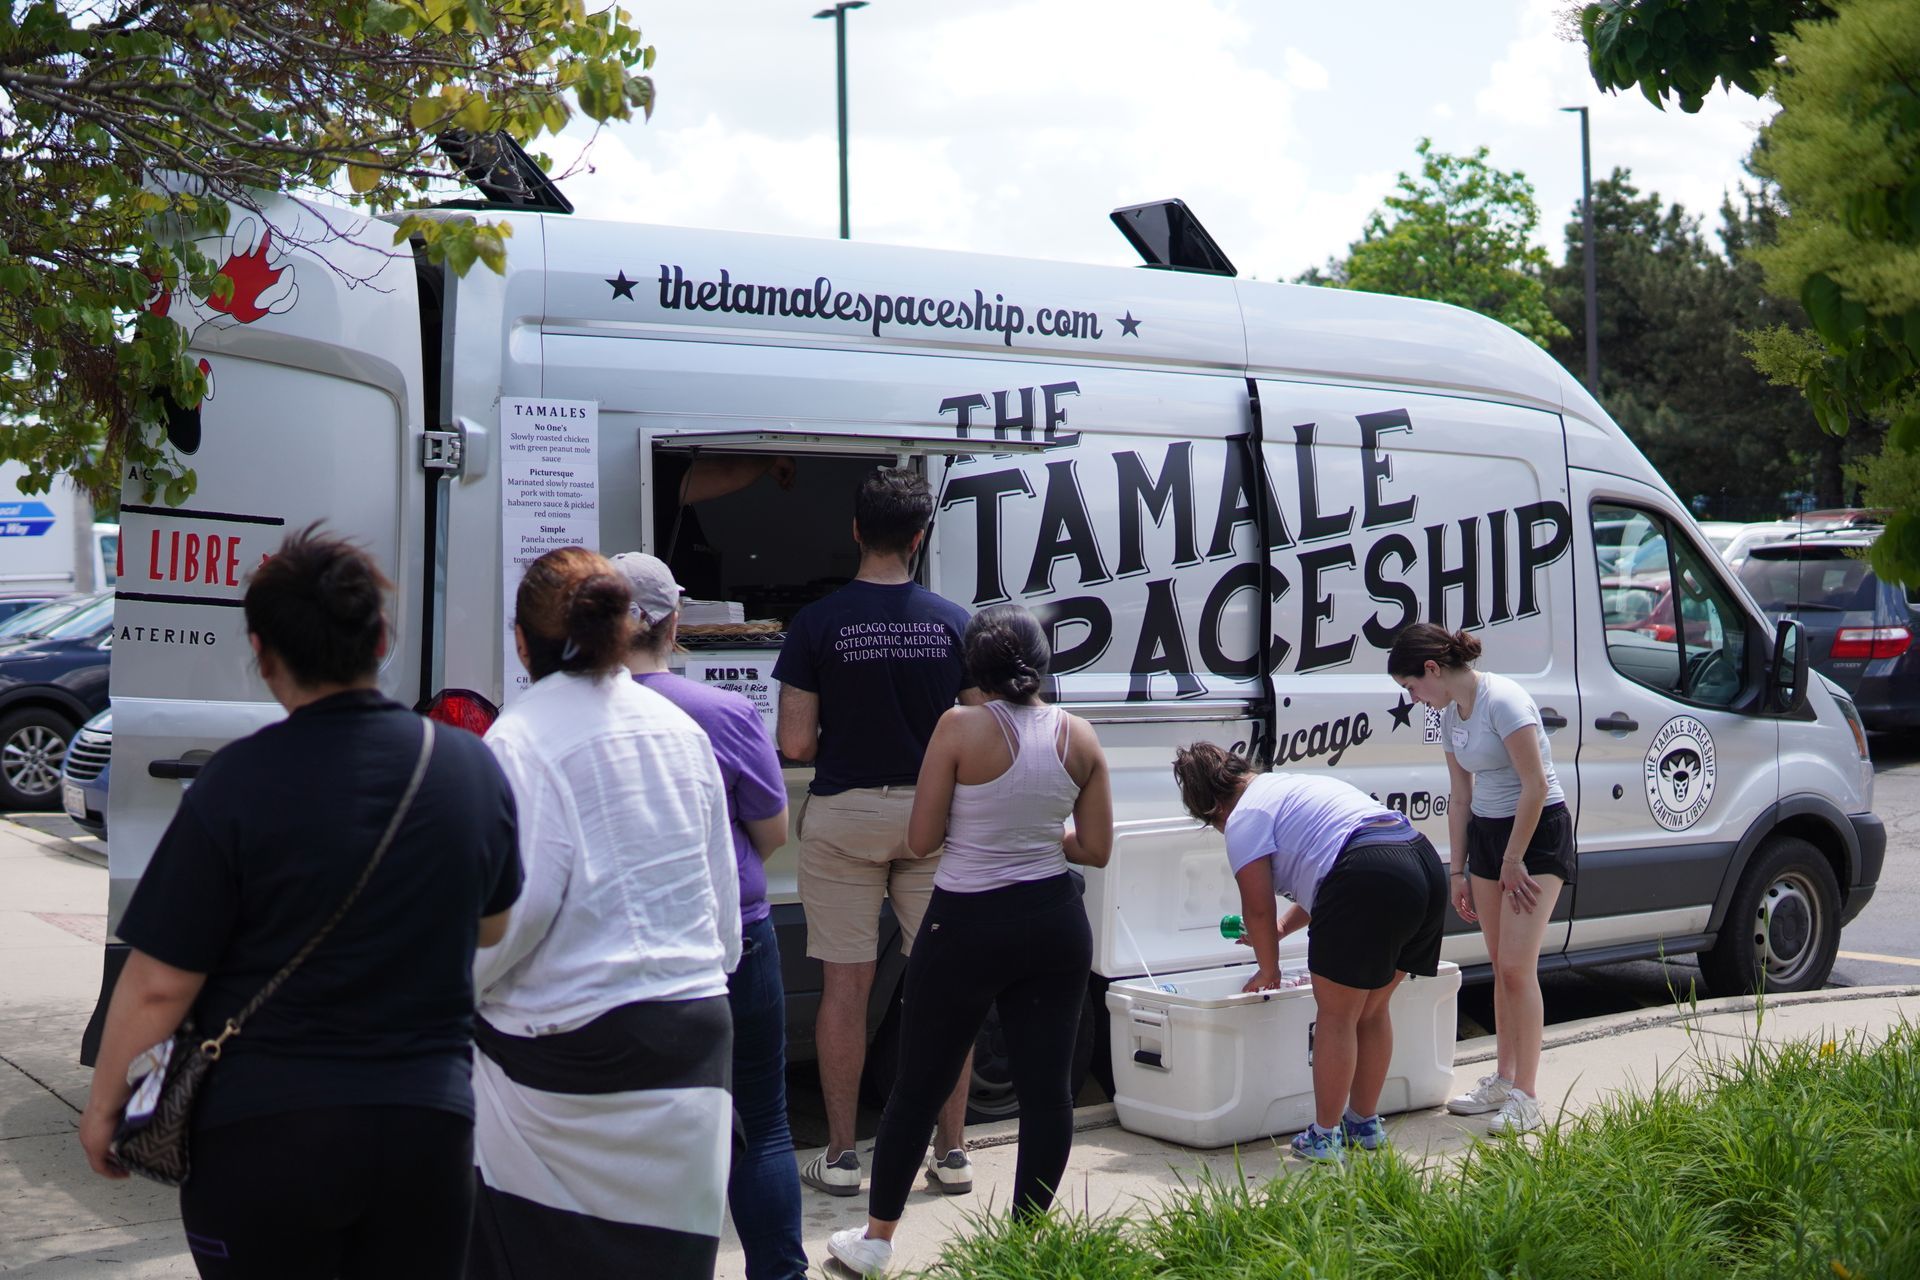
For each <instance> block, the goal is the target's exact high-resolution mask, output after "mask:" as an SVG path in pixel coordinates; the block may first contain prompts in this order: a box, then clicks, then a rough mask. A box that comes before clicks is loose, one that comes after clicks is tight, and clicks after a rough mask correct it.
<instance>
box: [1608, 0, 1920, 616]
mask: <svg viewBox="0 0 1920 1280" xmlns="http://www.w3.org/2000/svg"><path fill="white" fill-rule="evenodd" d="M1736 10H1737V11H1738V15H1739V17H1740V19H1741V20H1742V21H1744V22H1747V23H1748V25H1749V28H1750V31H1749V37H1750V38H1748V39H1746V40H1744V41H1742V40H1733V41H1731V42H1730V43H1729V44H1728V45H1727V46H1726V47H1723V48H1720V49H1719V50H1718V52H1717V53H1714V52H1712V50H1711V49H1709V50H1708V51H1706V52H1702V53H1699V54H1697V55H1696V56H1694V58H1693V60H1692V62H1691V63H1690V64H1689V67H1688V75H1689V76H1694V77H1695V79H1694V81H1693V82H1692V83H1693V86H1694V89H1695V90H1697V89H1698V80H1697V77H1698V73H1702V72H1711V73H1712V74H1714V75H1718V76H1720V77H1721V78H1722V79H1723V80H1724V81H1725V82H1727V83H1732V84H1736V85H1739V86H1740V87H1743V88H1748V89H1749V91H1751V90H1753V89H1755V88H1758V89H1762V90H1765V91H1767V92H1770V93H1771V94H1772V95H1773V96H1774V98H1775V99H1776V100H1777V101H1778V102H1779V104H1780V110H1779V112H1778V114H1777V115H1775V117H1774V118H1773V120H1772V121H1771V122H1770V123H1769V124H1768V125H1767V126H1766V127H1765V128H1764V129H1763V130H1762V133H1761V139H1760V144H1759V147H1758V148H1757V150H1756V153H1755V159H1754V164H1755V168H1756V169H1757V170H1758V171H1759V172H1761V173H1762V174H1764V175H1766V176H1767V177H1769V178H1771V179H1772V180H1773V181H1774V182H1776V183H1777V184H1778V187H1779V192H1780V198H1781V201H1782V204H1783V206H1784V208H1785V210H1786V213H1787V216H1786V217H1785V218H1783V219H1782V220H1781V222H1780V226H1779V233H1778V235H1777V237H1776V238H1775V239H1774V241H1773V242H1772V243H1771V244H1768V245H1763V246H1759V247H1757V248H1755V250H1754V251H1753V256H1754V257H1755V259H1756V260H1757V261H1758V262H1759V263H1760V264H1761V266H1762V268H1763V270H1764V272H1765V278H1766V283H1767V288H1768V289H1769V290H1770V291H1772V292H1773V293H1774V294H1775V295H1776V296H1779V297H1783V298H1790V299H1793V300H1795V301H1798V302H1799V303H1800V304H1802V305H1803V306H1804V307H1805V309H1806V312H1807V315H1808V316H1809V317H1810V319H1811V321H1812V326H1813V331H1814V332H1813V334H1812V335H1808V334H1805V333H1800V332H1795V331H1792V330H1787V329H1782V328H1780V327H1778V326H1775V327H1771V328H1766V329H1762V330H1759V331H1756V332H1755V333H1754V334H1753V335H1752V341H1751V354H1752V357H1753V359H1754V360H1755V362H1756V364H1757V365H1759V367H1760V368H1762V370H1763V371H1765V372H1766V373H1767V374H1768V376H1769V377H1770V378H1772V379H1773V380H1775V381H1776V382H1779V383H1781V384H1783V385H1790V386H1795V387H1798V388H1799V389H1800V390H1801V391H1802V393H1803V394H1804V395H1805V396H1806V398H1807V401H1808V403H1809V404H1810V405H1811V407H1812V409H1813V412H1814V414H1815V416H1816V417H1817V419H1818V420H1819V422H1820V424H1821V426H1822V427H1824V428H1825V429H1826V430H1827V431H1829V432H1832V433H1833V434H1835V435H1843V434H1846V433H1847V432H1848V431H1849V430H1850V429H1852V428H1854V427H1855V426H1857V425H1858V424H1861V423H1876V422H1884V423H1890V424H1891V427H1890V430H1889V432H1888V436H1887V441H1888V447H1889V449H1890V450H1892V451H1895V452H1900V453H1905V452H1909V451H1912V450H1915V449H1920V6H1916V5H1915V4H1913V3H1912V0H1830V2H1829V3H1825V4H1807V3H1779V4H1768V3H1761V2H1756V3H1749V4H1745V5H1736V4H1734V3H1732V2H1731V0H1717V2H1713V3H1704V2H1703V3H1692V4H1684V5H1683V4H1679V3H1676V2H1675V0H1601V2H1600V3H1597V4H1591V5H1588V6H1587V7H1586V8H1585V10H1584V11H1583V16H1582V22H1583V30H1584V32H1585V34H1586V36H1587V41H1588V53H1589V60H1590V63H1591V65H1592V68H1593V72H1594V78H1595V79H1596V80H1597V81H1598V82H1599V83H1600V84H1601V85H1602V87H1608V88H1617V87H1625V86H1626V85H1628V84H1634V83H1638V84H1640V86H1641V88H1642V89H1643V91H1646V92H1647V96H1648V97H1649V98H1650V99H1652V100H1653V101H1654V102H1656V103H1659V102H1661V101H1662V100H1663V99H1664V97H1665V91H1666V89H1667V88H1669V87H1674V86H1672V85H1671V83H1670V76H1669V72H1670V70H1671V66H1672V64H1673V58H1674V56H1675V54H1674V50H1675V49H1676V48H1678V47H1681V46H1687V47H1689V48H1691V47H1692V46H1691V45H1689V44H1688V42H1689V40H1690V39H1691V38H1692V36H1693V35H1695V34H1698V33H1701V32H1706V31H1709V30H1711V29H1713V27H1714V24H1716V23H1718V24H1722V25H1724V24H1725V23H1726V22H1727V21H1728V16H1727V15H1728V14H1729V13H1730V12H1733V11H1736ZM1630 28H1636V29H1640V30H1642V31H1643V32H1646V33H1651V34H1645V35H1644V38H1643V39H1642V40H1641V41H1639V42H1637V43H1633V44H1631V45H1630V44H1629V43H1628V36H1627V34H1626V33H1627V32H1628V30H1629V29H1630ZM1727 30H1728V31H1731V30H1733V28H1732V27H1728V28H1727ZM1762 45H1764V46H1765V48H1766V50H1767V53H1766V56H1765V57H1764V58H1763V59H1761V60H1760V61H1758V62H1755V58H1756V57H1757V56H1758V55H1757V53H1756V50H1758V49H1759V47H1760V46H1762ZM1756 68H1757V70H1756ZM1680 104H1681V106H1682V107H1683V108H1684V109H1687V110H1693V109H1696V108H1697V107H1698V105H1699V98H1698V94H1697V92H1694V93H1688V92H1681V93H1680ZM1914 470H1915V469H1914V468H1909V467H1902V466H1888V467H1883V468H1877V469H1876V468H1874V467H1867V468H1865V469H1864V470H1859V471H1856V474H1857V475H1860V476H1861V477H1862V478H1863V479H1864V480H1865V481H1866V489H1867V493H1866V498H1867V500H1868V501H1869V502H1871V503H1874V504H1875V505H1886V506H1890V507H1893V508H1895V509H1896V511H1895V515H1894V516H1893V518H1892V519H1891V520H1890V522H1889V526H1888V529H1887V532H1886V534H1885V535H1884V536H1882V537H1881V538H1880V540H1879V541H1878V543H1877V544H1876V546H1875V549H1874V562H1875V568H1876V570H1877V571H1878V572H1880V573H1881V574H1882V575H1883V576H1885V577H1889V578H1892V579H1895V580H1898V581H1904V582H1908V583H1920V488H1916V487H1913V486H1908V485H1906V484H1905V483H1904V482H1903V481H1902V480H1901V479H1900V477H1904V476H1907V475H1909V474H1911V473H1913V472H1914Z"/></svg>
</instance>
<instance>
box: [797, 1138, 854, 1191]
mask: <svg viewBox="0 0 1920 1280" xmlns="http://www.w3.org/2000/svg"><path fill="white" fill-rule="evenodd" d="M860 1176H861V1175H860V1156H859V1154H858V1153H857V1152H855V1151H854V1149H853V1148H852V1147H848V1148H847V1149H846V1150H845V1151H842V1152H841V1153H840V1154H839V1156H838V1157H837V1158H835V1160H834V1161H833V1163H832V1164H828V1163H827V1153H826V1152H824V1151H822V1152H821V1153H820V1154H819V1155H817V1156H815V1157H814V1158H813V1159H811V1160H809V1161H807V1163H806V1165H805V1166H804V1167H802V1168H801V1170H800V1181H802V1182H804V1183H806V1184H807V1185H808V1186H810V1187H812V1188H813V1189H814V1190H815V1191H824V1192H826V1193H827V1194H828V1195H830V1196H857V1195H859V1194H860Z"/></svg>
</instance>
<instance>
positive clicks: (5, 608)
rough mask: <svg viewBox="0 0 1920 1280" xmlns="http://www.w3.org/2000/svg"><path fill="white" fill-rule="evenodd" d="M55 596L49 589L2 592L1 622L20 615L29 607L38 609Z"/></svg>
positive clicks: (0, 595)
mask: <svg viewBox="0 0 1920 1280" xmlns="http://www.w3.org/2000/svg"><path fill="white" fill-rule="evenodd" d="M53 598H54V597H53V593H52V592H48V591H6V592H0V622H5V621H6V620H7V619H9V618H14V617H18V616H19V615H20V614H22V613H25V612H26V611H27V610H29V609H37V608H39V607H40V606H41V605H43V604H45V603H47V601H49V600H51V599H53Z"/></svg>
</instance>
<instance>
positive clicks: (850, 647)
mask: <svg viewBox="0 0 1920 1280" xmlns="http://www.w3.org/2000/svg"><path fill="white" fill-rule="evenodd" d="M966 630H967V611H966V610H965V609H963V608H961V607H960V606H959V605H957V604H955V603H954V602H953V601H951V600H948V599H946V598H945V597H943V596H939V595H936V594H934V593H933V592H931V591H929V590H927V589H926V588H925V587H923V586H921V585H920V584H918V583H915V582H903V583H898V584H894V583H879V582H861V581H858V580H856V581H853V582H849V583H848V584H847V585H846V586H844V587H841V588H840V589H839V590H838V591H836V592H834V593H833V594H832V595H830V596H827V597H826V598H825V599H822V600H816V601H814V602H813V603H812V604H810V605H808V606H806V607H805V608H804V609H802V610H800V612H799V613H798V614H796V615H794V619H793V622H792V624H791V625H789V626H788V628H787V640H786V644H785V645H783V646H782V647H781V649H780V660H779V661H778V662H776V663H775V664H774V668H773V678H774V679H775V680H778V681H780V682H781V683H782V684H790V685H792V686H793V687H794V688H796V689H802V690H805V691H806V692H808V693H814V694H818V695H819V696H820V752H819V755H818V756H817V757H816V758H815V761H814V775H813V785H812V786H811V787H809V788H808V790H810V791H811V792H812V793H813V794H814V795H817V796H830V795H837V794H839V793H840V792H842V791H847V790H850V789H852V788H855V787H892V786H911V785H912V784H913V782H914V781H915V780H916V779H917V778H919V776H920V759H921V757H922V756H924V755H925V754H926V751H927V742H928V740H929V739H931V738H932V737H933V726H934V724H935V723H936V722H938V721H939V719H940V717H941V715H942V714H944V713H945V711H946V710H947V708H948V707H951V706H952V705H953V703H954V699H955V698H957V697H958V696H959V694H960V690H961V689H963V688H965V687H967V686H968V685H969V684H970V683H971V682H970V681H969V680H968V679H967V675H966V662H965V660H964V658H963V657H962V655H961V649H960V639H961V637H962V636H963V635H965V634H966Z"/></svg>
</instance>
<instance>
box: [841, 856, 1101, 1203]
mask: <svg viewBox="0 0 1920 1280" xmlns="http://www.w3.org/2000/svg"><path fill="white" fill-rule="evenodd" d="M1092 965H1093V935H1092V932H1091V930H1089V929H1088V927H1087V913H1086V909H1085V908H1084V907H1083V906H1082V905H1081V903H1080V894H1079V891H1078V890H1077V889H1076V888H1075V886H1074V882H1073V879H1072V877H1071V876H1067V875H1059V876H1054V877H1052V878H1050V879H1046V880H1035V881H1031V882H1028V883H1025V884H1015V885H1008V886H1007V887H1005V888H1002V889H989V890H987V891H986V892H984V893H949V892H948V891H947V890H945V889H935V890H934V891H933V901H932V902H931V903H929V904H928V906H927V914H926V918H925V919H923V920H922V921H921V922H920V932H919V934H918V935H917V936H916V937H915V938H914V940H913V955H912V956H911V957H910V958H909V959H908V961H907V987H906V1004H905V1006H904V1007H903V1008H902V1010H901V1019H900V1074H899V1077H898V1078H897V1079H896V1080H895V1082H894V1086H893V1096H892V1097H890V1098H888V1099H887V1109H886V1112H885V1114H883V1115H882V1116H881V1117H880V1134H879V1137H878V1139H877V1140H876V1141H875V1143H874V1148H873V1186H872V1190H871V1193H870V1195H869V1197H868V1201H867V1212H869V1213H871V1214H872V1215H873V1216H874V1217H875V1218H878V1219H879V1220H880V1221H882V1222H892V1221H895V1220H897V1219H898V1218H899V1217H900V1215H901V1214H902V1213H903V1212H905V1210H906V1205H907V1193H908V1192H909V1191H911V1190H912V1188H913V1183H914V1179H915V1177H916V1176H917V1175H918V1173H919V1169H920V1160H921V1157H922V1156H923V1155H924V1154H925V1153H926V1150H927V1143H928V1142H929V1141H930V1140H931V1138H932V1137H933V1126H934V1120H935V1118H936V1117H937V1116H938V1115H939V1113H940V1104H941V1103H943V1102H945V1101H946V1100H947V1097H948V1095H950V1094H951V1093H952V1092H953V1086H954V1082H955V1081H957V1080H958V1079H959V1078H960V1067H961V1065H962V1064H963V1063H964V1062H965V1061H966V1057H967V1050H968V1049H970V1048H972V1047H973V1041H974V1036H975V1035H976V1034H977V1033H978V1031H979V1030H980V1024H981V1023H982V1022H983V1021H984V1020H985V1019H986V1016H987V1010H988V1008H989V1007H990V1006H992V1005H994V1004H995V1003H996V1002H998V1004H999V1007H1000V1026H1001V1029H1002V1030H1003V1031H1004V1032H1005V1033H1006V1038H1007V1060H1008V1066H1009V1067H1010V1069H1011V1072H1012V1076H1013V1091H1014V1094H1015V1095H1016V1096H1017V1097H1018V1098H1019V1100H1020V1156H1019V1163H1018V1165H1017V1166H1016V1169H1015V1172H1014V1178H1013V1212H1014V1214H1015V1216H1024V1215H1026V1214H1029V1213H1044V1212H1045V1211H1046V1209H1047V1206H1049V1205H1051V1204H1052V1203H1053V1194H1054V1191H1055V1190H1056V1189H1057V1188H1058V1186H1059V1182H1060V1175H1061V1174H1063V1173H1065V1172H1066V1168H1067V1155H1068V1153H1069V1152H1071V1151H1072V1149H1073V1046H1074V1041H1075V1039H1076V1038H1077V1036H1078V1033H1079V1028H1080V1009H1081V1006H1082V1004H1083V1003H1084V1002H1085V1000H1086V998H1087V973H1088V971H1089V970H1090V969H1091V968H1092ZM941 1154H943V1155H944V1154H945V1153H944V1152H942V1153H941Z"/></svg>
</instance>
